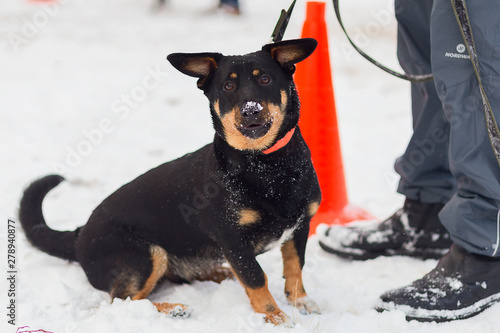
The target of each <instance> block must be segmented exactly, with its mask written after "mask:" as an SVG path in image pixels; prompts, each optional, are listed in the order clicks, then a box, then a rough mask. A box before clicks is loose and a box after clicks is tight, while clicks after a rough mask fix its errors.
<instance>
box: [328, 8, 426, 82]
mask: <svg viewBox="0 0 500 333" xmlns="http://www.w3.org/2000/svg"><path fill="white" fill-rule="evenodd" d="M332 1H333V8H334V9H335V16H336V17H337V21H338V22H339V24H340V27H341V28H342V30H343V31H344V34H345V36H346V37H347V40H349V43H351V45H352V46H353V47H354V49H355V50H356V51H358V53H359V54H361V55H362V56H363V58H365V59H366V60H368V61H369V62H371V63H372V64H374V65H375V66H377V67H378V68H380V69H382V70H383V71H385V72H387V73H389V74H391V75H394V76H396V77H398V78H400V79H403V80H407V81H411V82H426V81H432V80H433V76H432V74H421V75H418V74H406V73H405V74H401V73H399V72H396V71H394V70H392V69H390V68H388V67H386V66H384V65H382V64H381V63H379V62H378V61H376V60H375V59H373V58H372V57H370V56H369V55H368V54H366V53H365V52H364V51H363V50H361V49H360V48H359V47H358V46H357V45H356V44H355V43H354V42H353V41H352V39H351V38H350V37H349V35H348V34H347V31H346V29H345V27H344V23H343V22H342V18H341V17H340V9H339V0H332Z"/></svg>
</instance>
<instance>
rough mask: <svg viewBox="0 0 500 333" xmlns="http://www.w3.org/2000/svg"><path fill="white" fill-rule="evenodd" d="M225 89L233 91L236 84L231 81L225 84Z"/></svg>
mask: <svg viewBox="0 0 500 333" xmlns="http://www.w3.org/2000/svg"><path fill="white" fill-rule="evenodd" d="M224 89H225V90H233V89H234V84H233V83H232V82H231V81H227V82H226V83H224Z"/></svg>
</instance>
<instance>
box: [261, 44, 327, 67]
mask: <svg viewBox="0 0 500 333" xmlns="http://www.w3.org/2000/svg"><path fill="white" fill-rule="evenodd" d="M317 45H318V42H317V41H316V40H315V39H314V38H301V39H292V40H285V41H282V42H277V43H271V44H267V45H264V46H263V47H262V51H265V52H267V53H269V54H270V55H271V57H272V58H273V59H274V60H276V61H277V62H279V63H280V65H281V67H283V68H286V69H289V70H290V71H291V72H292V73H293V72H294V71H295V66H294V65H295V64H296V63H298V62H301V61H302V60H304V59H306V58H307V57H309V56H310V55H311V54H312V53H313V52H314V50H315V49H316V46H317Z"/></svg>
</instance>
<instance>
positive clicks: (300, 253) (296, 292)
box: [281, 228, 320, 313]
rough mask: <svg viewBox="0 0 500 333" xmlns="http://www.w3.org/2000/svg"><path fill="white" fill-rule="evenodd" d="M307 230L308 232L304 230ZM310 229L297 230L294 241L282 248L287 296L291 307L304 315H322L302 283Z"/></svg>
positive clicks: (287, 242)
mask: <svg viewBox="0 0 500 333" xmlns="http://www.w3.org/2000/svg"><path fill="white" fill-rule="evenodd" d="M304 229H307V230H304ZM307 236H308V228H303V230H300V229H299V230H297V231H296V233H295V235H294V239H291V240H289V241H286V242H285V243H283V245H282V246H281V254H282V256H283V276H284V277H285V295H286V298H287V300H288V302H290V304H291V305H293V306H295V307H296V308H298V309H299V311H300V312H302V313H320V309H319V307H318V305H317V304H316V302H314V301H313V300H312V299H311V298H310V297H309V296H308V295H307V294H306V291H305V289H304V285H303V283H302V268H303V267H304V255H305V249H306V243H307Z"/></svg>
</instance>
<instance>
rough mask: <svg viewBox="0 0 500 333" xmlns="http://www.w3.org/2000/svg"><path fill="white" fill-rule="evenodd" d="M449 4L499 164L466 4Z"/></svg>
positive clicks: (499, 137) (497, 134)
mask: <svg viewBox="0 0 500 333" xmlns="http://www.w3.org/2000/svg"><path fill="white" fill-rule="evenodd" d="M334 1H335V0H334ZM451 6H452V7H453V12H454V13H455V17H456V18H457V22H458V25H459V26H460V28H461V29H460V31H461V32H462V37H463V39H464V42H465V46H466V47H467V52H469V55H470V60H471V62H472V66H473V67H474V72H475V73H476V77H477V81H478V84H479V90H480V92H481V99H482V100H483V106H484V115H485V118H486V128H487V129H488V136H489V138H490V143H491V147H492V148H493V151H494V153H495V156H496V158H497V162H498V164H499V165H500V131H499V130H498V125H497V122H496V120H495V115H494V114H493V110H492V109H491V105H490V102H489V100H488V97H487V96H486V91H485V90H484V87H483V82H482V80H481V74H480V72H479V61H478V59H477V53H476V47H475V44H474V36H473V35H472V28H471V25H470V20H469V14H468V13H467V6H466V5H465V0H451Z"/></svg>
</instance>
